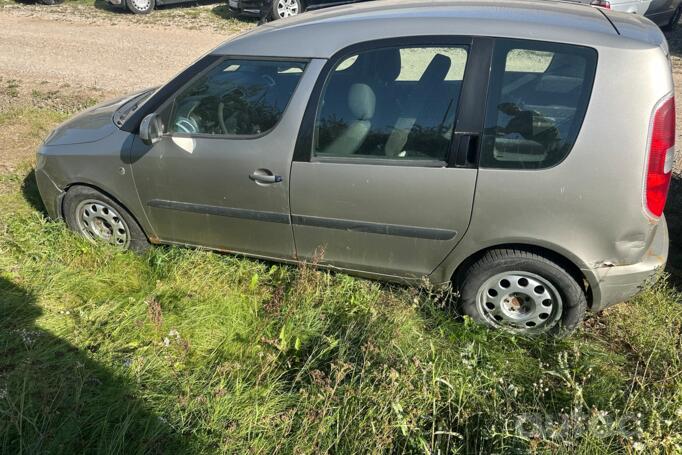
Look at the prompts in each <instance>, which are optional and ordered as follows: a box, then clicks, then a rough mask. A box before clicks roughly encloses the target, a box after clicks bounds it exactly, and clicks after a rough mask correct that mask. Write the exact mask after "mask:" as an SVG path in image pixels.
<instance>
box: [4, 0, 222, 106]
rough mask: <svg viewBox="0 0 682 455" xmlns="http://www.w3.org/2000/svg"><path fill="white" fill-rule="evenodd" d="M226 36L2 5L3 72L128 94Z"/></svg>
mask: <svg viewBox="0 0 682 455" xmlns="http://www.w3.org/2000/svg"><path fill="white" fill-rule="evenodd" d="M228 36H229V35H228V34H225V33H217V32H215V31H210V30H209V31H206V30H188V29H185V28H175V27H168V26H154V25H140V24H135V23H131V24H127V23H125V22H123V23H117V24H115V25H112V24H111V23H108V22H107V21H103V20H95V21H61V20H55V18H54V17H53V16H49V15H48V16H46V17H42V16H41V15H23V14H18V13H17V11H13V10H7V9H0V75H2V77H3V78H6V79H17V80H21V81H23V82H35V83H40V82H42V81H49V82H50V83H51V84H52V83H54V84H57V85H64V84H69V85H71V86H83V87H91V88H98V89H100V90H103V91H105V92H111V93H126V92H130V91H132V90H135V89H138V88H144V87H148V86H151V85H158V84H160V83H162V82H164V81H166V80H167V79H169V78H170V77H171V76H173V75H174V74H175V73H177V72H178V71H180V70H181V69H182V68H184V67H185V66H187V65H188V64H189V63H191V62H192V61H193V60H195V59H196V58H198V57H199V56H201V55H202V54H204V53H205V52H207V51H209V50H211V49H212V48H213V47H215V46H217V45H218V44H219V43H221V42H222V41H224V40H225V39H226V38H228Z"/></svg>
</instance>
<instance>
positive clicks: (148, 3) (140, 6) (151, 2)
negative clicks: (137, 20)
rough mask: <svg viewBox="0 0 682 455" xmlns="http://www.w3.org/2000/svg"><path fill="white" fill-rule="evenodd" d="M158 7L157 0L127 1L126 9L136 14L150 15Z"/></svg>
mask: <svg viewBox="0 0 682 455" xmlns="http://www.w3.org/2000/svg"><path fill="white" fill-rule="evenodd" d="M154 6H156V1H155V0H126V7H127V8H128V10H130V11H131V12H133V13H135V14H149V13H151V12H152V11H153V10H154Z"/></svg>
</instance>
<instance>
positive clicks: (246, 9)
mask: <svg viewBox="0 0 682 455" xmlns="http://www.w3.org/2000/svg"><path fill="white" fill-rule="evenodd" d="M262 6H263V2H262V0H236V1H235V0H231V1H228V8H229V9H230V12H231V13H232V14H234V15H237V16H250V17H260V11H261V8H262Z"/></svg>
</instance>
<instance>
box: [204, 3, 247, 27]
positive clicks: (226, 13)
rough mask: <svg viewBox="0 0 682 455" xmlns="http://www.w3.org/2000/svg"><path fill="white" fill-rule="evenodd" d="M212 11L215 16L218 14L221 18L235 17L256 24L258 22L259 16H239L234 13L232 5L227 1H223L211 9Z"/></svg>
mask: <svg viewBox="0 0 682 455" xmlns="http://www.w3.org/2000/svg"><path fill="white" fill-rule="evenodd" d="M211 13H213V14H214V15H215V16H218V17H219V18H221V19H225V20H228V19H235V20H238V21H241V22H244V23H251V24H256V23H257V22H258V18H257V17H251V16H239V15H237V14H234V13H232V11H230V7H229V6H228V5H227V3H222V4H220V5H217V6H215V7H214V8H213V9H211Z"/></svg>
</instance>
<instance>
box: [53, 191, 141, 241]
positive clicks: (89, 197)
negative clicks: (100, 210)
mask: <svg viewBox="0 0 682 455" xmlns="http://www.w3.org/2000/svg"><path fill="white" fill-rule="evenodd" d="M85 201H98V202H100V203H102V204H103V205H104V206H108V207H110V208H112V209H113V210H114V211H115V212H113V213H114V214H115V215H117V216H120V218H121V219H122V220H121V221H119V222H121V223H122V226H124V227H125V231H126V238H127V239H128V240H127V241H126V242H125V243H124V244H123V245H121V247H123V248H126V249H129V250H132V251H135V252H138V253H141V252H144V251H145V250H147V249H148V248H149V246H150V244H149V240H147V236H146V235H145V234H144V232H143V231H142V228H140V225H139V224H138V223H137V221H135V218H133V216H132V215H131V214H130V213H129V212H128V210H126V209H125V207H123V206H121V205H120V204H119V203H118V202H116V201H114V200H113V199H111V198H110V197H109V196H107V195H105V194H103V193H101V192H99V191H97V190H96V189H94V188H91V187H89V186H82V185H77V186H73V187H71V188H69V190H68V191H67V192H66V195H65V196H64V204H63V209H64V220H65V221H66V225H67V226H68V227H69V229H71V230H72V231H73V232H76V233H78V234H81V235H83V236H84V237H86V238H88V239H90V240H92V241H102V242H104V241H105V240H100V239H96V238H94V237H93V236H92V235H91V234H88V233H86V232H85V231H84V230H83V229H84V228H83V227H82V226H81V223H79V221H78V217H79V214H78V213H77V212H79V211H80V209H79V207H80V206H81V204H82V203H84V202H85ZM108 243H112V244H116V243H115V242H114V241H109V242H108Z"/></svg>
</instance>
